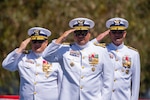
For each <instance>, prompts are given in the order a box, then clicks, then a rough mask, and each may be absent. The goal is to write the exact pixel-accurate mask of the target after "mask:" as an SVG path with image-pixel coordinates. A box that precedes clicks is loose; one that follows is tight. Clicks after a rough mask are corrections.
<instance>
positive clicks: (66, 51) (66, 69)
mask: <svg viewBox="0 0 150 100" xmlns="http://www.w3.org/2000/svg"><path fill="white" fill-rule="evenodd" d="M69 26H70V27H71V28H73V29H70V30H68V31H66V32H64V33H63V34H62V35H61V36H60V37H59V38H58V39H56V40H53V41H52V43H50V44H49V45H48V47H47V48H46V49H45V50H44V52H43V58H44V59H46V60H47V61H50V62H51V61H52V62H59V64H60V65H61V67H62V70H63V80H62V87H61V92H60V98H59V99H60V100H110V97H111V93H112V86H113V71H114V69H113V68H114V67H113V66H112V63H111V61H110V58H109V55H108V52H107V51H106V49H105V48H102V47H100V46H96V45H94V44H93V43H92V42H89V39H90V35H91V33H90V29H91V28H93V27H94V22H93V21H92V20H90V19H87V18H75V19H73V20H71V21H70V22H69ZM71 33H73V34H74V43H72V44H70V45H66V44H65V45H64V44H62V43H63V41H64V40H65V39H66V38H67V37H68V35H69V34H71Z"/></svg>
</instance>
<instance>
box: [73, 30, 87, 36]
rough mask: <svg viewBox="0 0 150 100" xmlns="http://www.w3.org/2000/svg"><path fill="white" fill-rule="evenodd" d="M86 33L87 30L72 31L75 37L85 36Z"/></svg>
mask: <svg viewBox="0 0 150 100" xmlns="http://www.w3.org/2000/svg"><path fill="white" fill-rule="evenodd" d="M88 32H89V31H88V30H76V31H74V34H75V36H86V35H87V33H88Z"/></svg>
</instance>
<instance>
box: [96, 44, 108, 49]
mask: <svg viewBox="0 0 150 100" xmlns="http://www.w3.org/2000/svg"><path fill="white" fill-rule="evenodd" d="M94 44H95V45H96V46H100V47H103V48H105V47H106V43H94Z"/></svg>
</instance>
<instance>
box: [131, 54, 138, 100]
mask: <svg viewBox="0 0 150 100" xmlns="http://www.w3.org/2000/svg"><path fill="white" fill-rule="evenodd" d="M133 63H134V64H133V66H134V69H133V73H132V97H131V98H132V99H131V100H138V98H139V88H140V56H139V53H137V54H136V55H135V58H134V61H133Z"/></svg>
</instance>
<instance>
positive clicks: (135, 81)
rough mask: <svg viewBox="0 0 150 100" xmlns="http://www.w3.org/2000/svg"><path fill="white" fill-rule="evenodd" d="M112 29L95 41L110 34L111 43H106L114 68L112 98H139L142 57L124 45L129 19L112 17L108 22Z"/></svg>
mask: <svg viewBox="0 0 150 100" xmlns="http://www.w3.org/2000/svg"><path fill="white" fill-rule="evenodd" d="M106 27H107V28H108V29H110V30H107V31H106V32H104V33H102V34H100V35H99V36H98V37H97V38H96V39H95V40H93V42H94V41H96V40H97V41H98V42H100V40H101V39H102V38H103V37H104V36H106V35H107V34H109V36H110V39H111V41H112V42H111V43H110V44H108V45H106V49H107V50H108V52H109V56H110V58H111V61H112V62H113V64H114V66H115V69H114V85H113V90H112V92H113V93H112V96H111V99H110V100H138V97H139V87H140V57H139V53H138V51H137V50H136V49H134V48H132V47H129V46H126V45H124V39H125V37H126V34H127V32H126V29H127V27H128V21H127V20H125V19H123V18H111V19H109V20H108V21H107V22H106Z"/></svg>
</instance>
